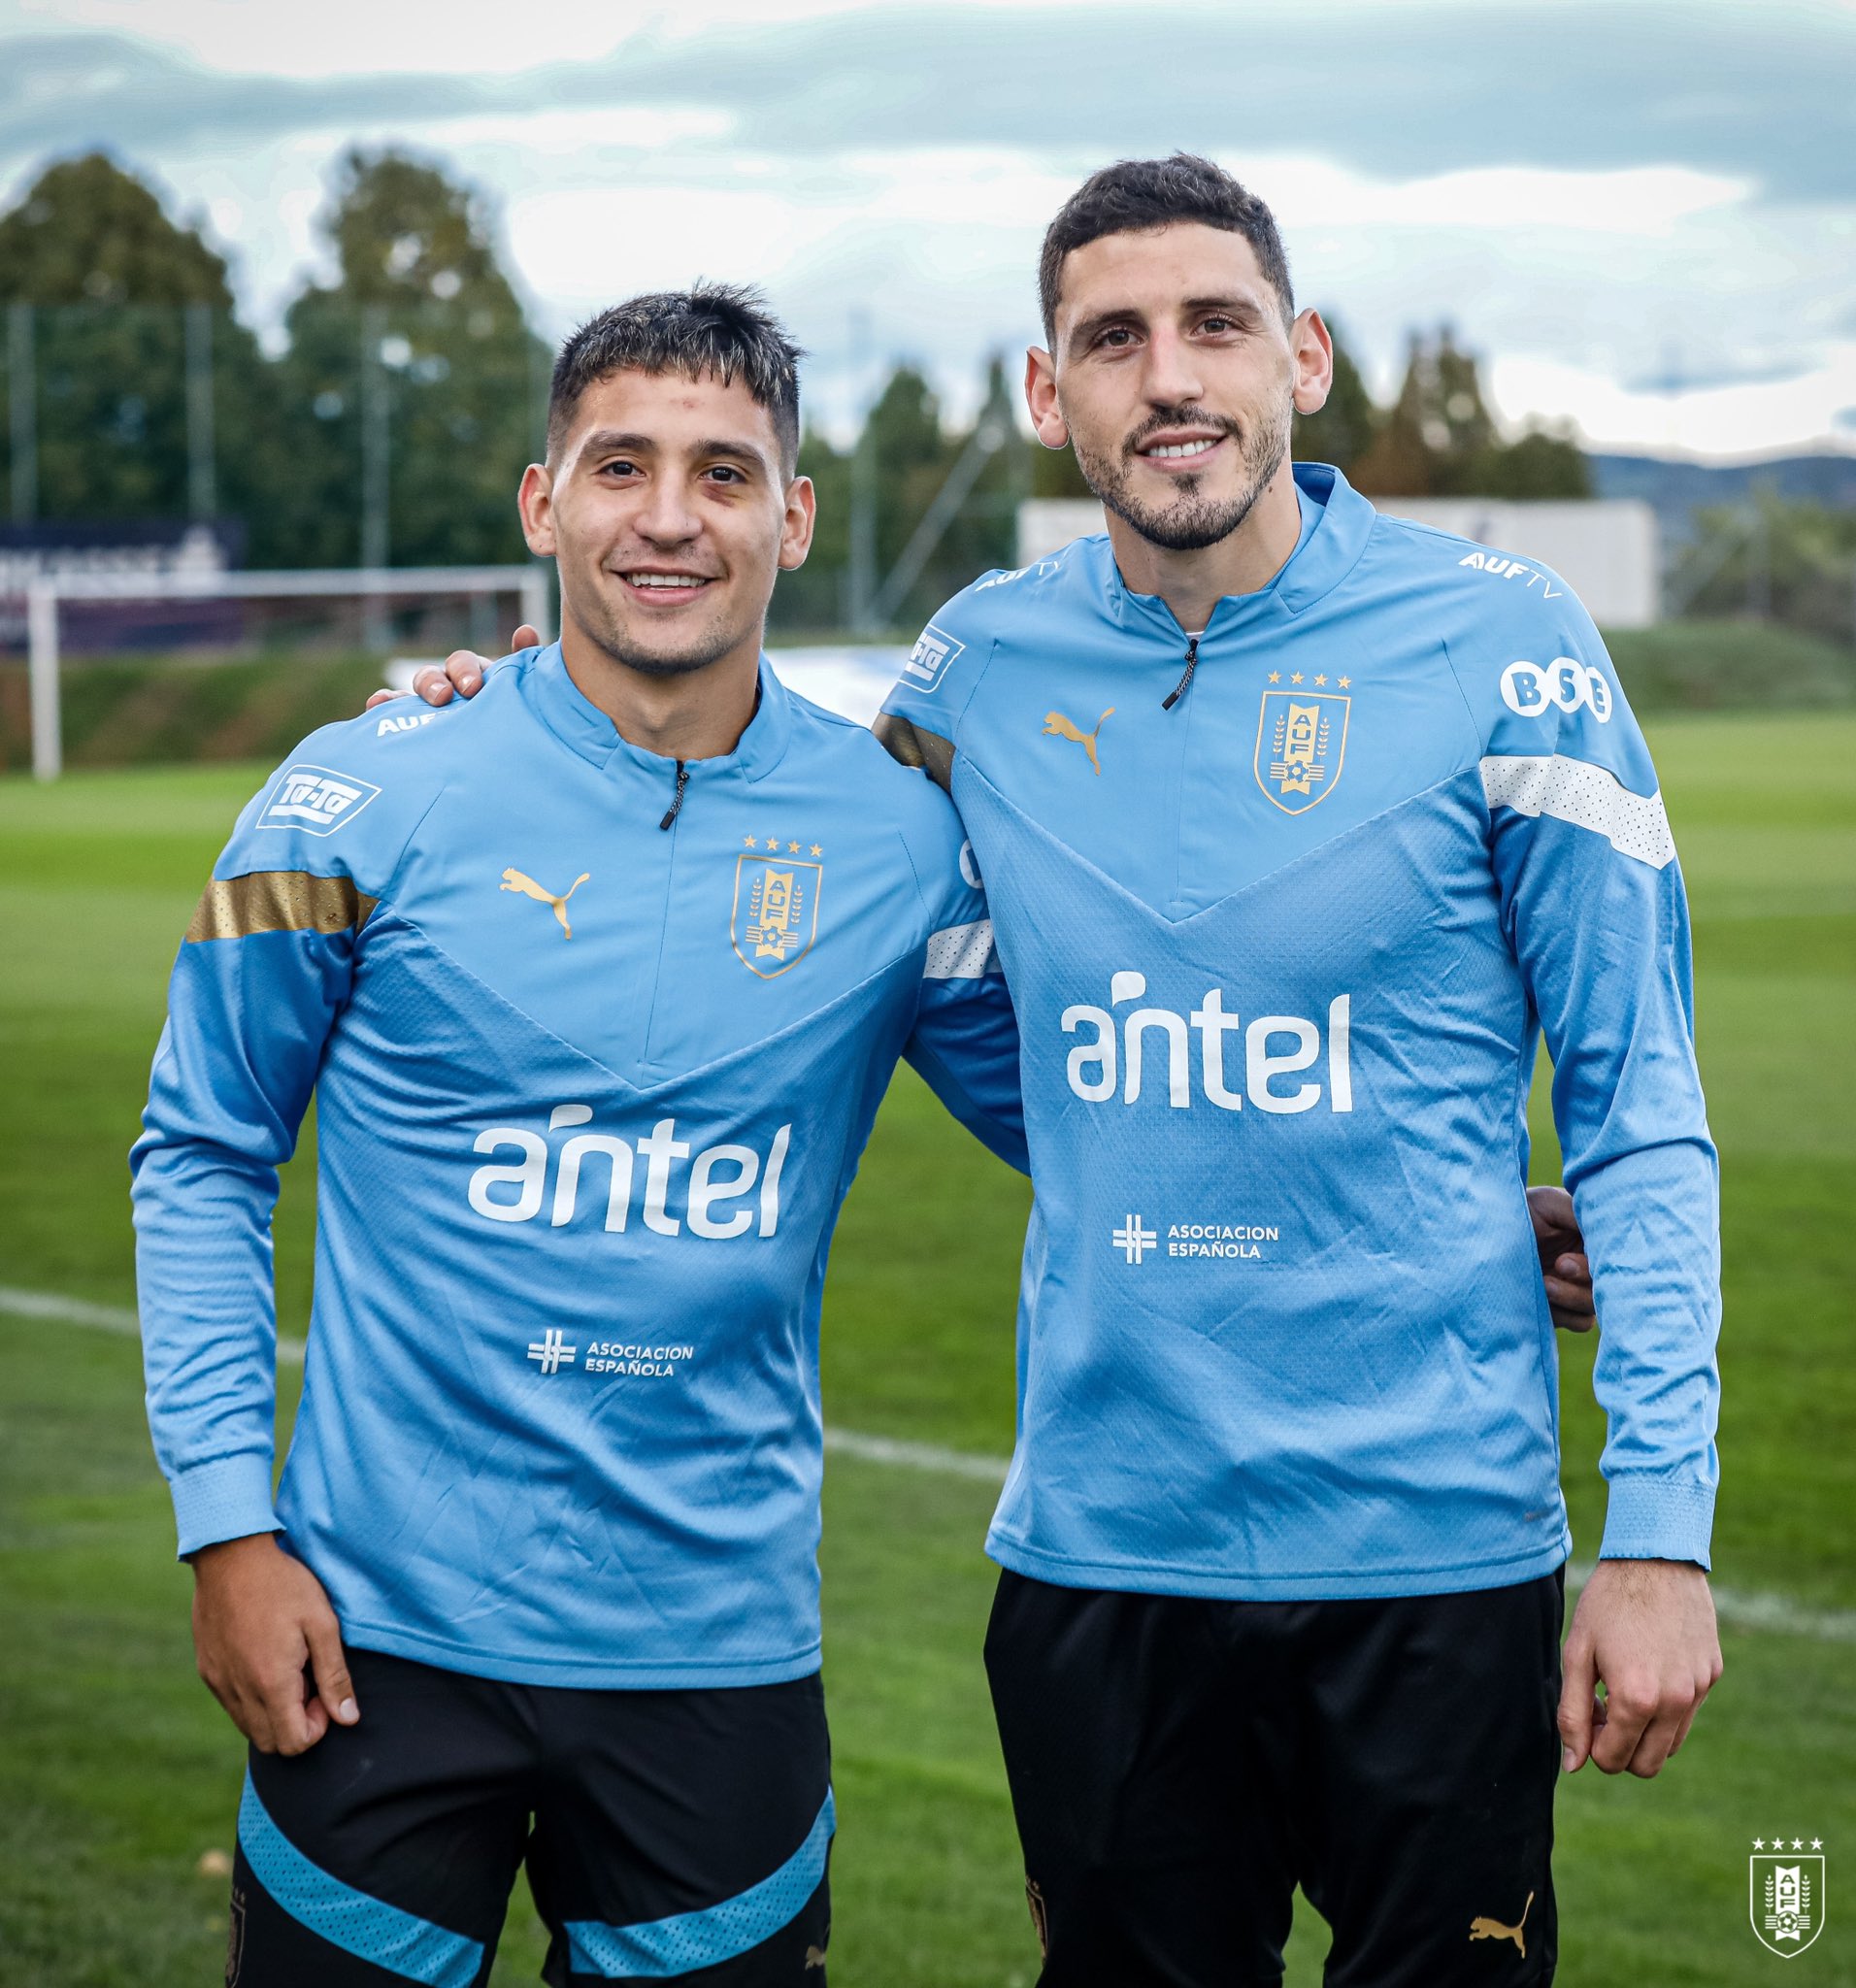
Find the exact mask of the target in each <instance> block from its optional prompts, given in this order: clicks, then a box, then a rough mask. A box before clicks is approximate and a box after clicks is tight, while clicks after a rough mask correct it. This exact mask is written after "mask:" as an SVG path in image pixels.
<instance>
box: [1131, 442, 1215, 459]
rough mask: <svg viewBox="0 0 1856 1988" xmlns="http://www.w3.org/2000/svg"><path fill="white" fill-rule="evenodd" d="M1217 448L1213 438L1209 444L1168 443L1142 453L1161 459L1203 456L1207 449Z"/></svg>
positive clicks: (1144, 450)
mask: <svg viewBox="0 0 1856 1988" xmlns="http://www.w3.org/2000/svg"><path fill="white" fill-rule="evenodd" d="M1217 446H1218V445H1217V441H1216V439H1215V438H1214V439H1213V440H1211V441H1210V442H1168V443H1163V444H1162V445H1161V447H1158V448H1148V449H1143V451H1142V453H1143V454H1144V455H1151V456H1163V457H1172V456H1180V455H1203V454H1204V453H1205V452H1206V450H1207V449H1208V448H1216V447H1217Z"/></svg>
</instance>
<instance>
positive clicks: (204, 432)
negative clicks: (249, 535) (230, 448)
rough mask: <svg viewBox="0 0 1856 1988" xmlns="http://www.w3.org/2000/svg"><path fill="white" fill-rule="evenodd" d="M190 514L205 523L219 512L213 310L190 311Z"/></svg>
mask: <svg viewBox="0 0 1856 1988" xmlns="http://www.w3.org/2000/svg"><path fill="white" fill-rule="evenodd" d="M186 372H187V391H186V404H187V514H188V515H189V516H190V517H194V518H198V519H201V520H204V519H207V518H210V517H211V516H212V515H213V514H214V513H215V511H216V510H217V508H218V493H217V491H216V490H215V487H214V482H215V479H214V474H213V455H214V440H213V306H212V305H211V304H189V305H188V306H187V307H186Z"/></svg>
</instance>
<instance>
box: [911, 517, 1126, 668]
mask: <svg viewBox="0 0 1856 1988" xmlns="http://www.w3.org/2000/svg"><path fill="white" fill-rule="evenodd" d="M1109 557H1110V553H1109V540H1108V536H1107V534H1106V533H1100V532H1099V533H1097V534H1095V535H1094V536H1093V537H1091V538H1083V539H1075V540H1072V542H1071V543H1070V544H1069V545H1067V546H1065V547H1062V548H1061V549H1060V550H1058V551H1055V552H1052V553H1051V554H1049V556H1048V557H1046V558H1044V559H1038V560H1034V561H1033V562H1032V563H1031V564H1030V565H1028V566H1010V567H999V568H995V569H994V570H993V571H992V572H990V573H982V574H981V575H980V576H979V578H978V580H974V581H973V582H972V584H971V585H969V586H965V587H962V588H961V590H960V592H959V593H957V594H955V595H954V596H953V598H952V599H951V600H949V601H947V602H945V603H944V604H943V606H941V607H940V608H938V609H937V610H936V611H935V613H934V614H933V616H932V617H931V618H930V620H929V622H928V624H927V626H926V627H925V628H923V630H922V631H921V634H920V636H919V637H918V638H917V639H916V642H915V646H914V647H913V649H912V650H911V652H910V655H909V659H908V661H907V662H906V663H904V665H903V669H902V676H901V678H900V679H899V680H898V684H897V687H898V689H913V690H915V691H917V692H919V693H921V694H923V695H932V694H935V693H938V692H939V693H944V694H951V695H952V696H954V697H956V698H958V697H959V695H960V692H961V691H962V689H963V688H971V686H972V684H973V683H974V682H975V681H976V680H977V679H978V676H979V674H980V673H981V672H982V671H983V670H984V668H985V666H986V663H987V661H988V659H989V658H990V656H991V653H992V651H993V649H994V648H995V647H996V646H998V645H999V644H1000V643H1002V642H1011V641H1012V640H1014V639H1016V638H1018V637H1019V636H1021V635H1026V634H1030V633H1033V632H1036V633H1037V634H1038V635H1039V636H1041V637H1042V638H1044V639H1046V640H1047V639H1048V635H1049V631H1050V628H1051V625H1052V622H1053V619H1056V618H1059V617H1061V616H1063V615H1065V614H1068V613H1077V612H1084V611H1086V610H1087V607H1088V605H1089V604H1090V603H1092V602H1095V601H1097V600H1098V599H1099V598H1100V595H1101V591H1102V586H1101V572H1100V569H1101V566H1102V564H1103V562H1104V561H1105V560H1107V559H1108V558H1109Z"/></svg>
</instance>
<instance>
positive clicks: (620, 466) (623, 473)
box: [599, 456, 642, 477]
mask: <svg viewBox="0 0 1856 1988" xmlns="http://www.w3.org/2000/svg"><path fill="white" fill-rule="evenodd" d="M599 473H600V475H601V476H602V477H636V476H639V475H641V474H642V472H641V471H640V470H639V467H638V465H637V464H636V463H635V462H630V461H628V460H627V459H626V458H625V457H624V456H620V457H618V458H617V459H616V460H615V461H613V462H603V463H601V464H600V466H599Z"/></svg>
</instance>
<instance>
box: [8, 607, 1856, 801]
mask: <svg viewBox="0 0 1856 1988" xmlns="http://www.w3.org/2000/svg"><path fill="white" fill-rule="evenodd" d="M1608 640H1609V643H1610V646H1611V654H1612V656H1613V657H1614V658H1615V660H1616V663H1617V669H1618V674H1619V676H1620V677H1621V678H1622V679H1623V680H1624V688H1625V691H1626V693H1627V694H1628V696H1629V697H1630V700H1631V702H1632V704H1633V705H1634V706H1635V707H1636V708H1637V710H1638V711H1640V712H1673V711H1788V710H1829V709H1836V708H1838V707H1848V706H1852V705H1856V648H1850V647H1845V646H1842V645H1840V644H1838V643H1831V642H1826V641H1824V640H1822V639H1821V638H1820V637H1818V636H1813V635H1804V634H1801V633H1799V632H1798V631H1797V630H1796V629H1791V628H1780V627H1775V626H1773V625H1772V624H1771V623H1761V622H1751V621H1672V622H1669V623H1667V624H1666V625H1665V626H1663V627H1660V628H1642V629H1634V630H1626V631H1619V632H1618V633H1616V634H1613V635H1611V636H1610V637H1609V638H1608ZM380 682H381V662H380V659H379V658H378V657H377V656H371V655H357V654H348V655H338V656H333V657H328V658H316V659H315V660H299V659H297V658H294V657H290V656H287V655H285V656H276V657H271V658H267V659H265V660H263V661H257V662H202V661H199V660H197V659H182V658H177V657H173V656H147V657H138V658H136V659H134V660H123V659H116V660H111V661H103V662H85V661H74V662H70V663H67V665H66V666H65V671H64V751H65V760H66V763H67V764H69V765H71V766H159V765H171V764H175V763H177V762H182V761H186V760H201V759H280V758H282V756H283V754H284V753H286V752H287V751H288V750H289V749H290V747H291V746H294V745H295V744H296V742H297V741H298V740H299V739H301V738H302V737H303V736H304V734H305V733H306V732H313V731H314V730H315V728H316V726H317V725H325V724H328V723H330V722H331V721H332V720H334V719H337V718H345V717H351V716H352V715H353V714H354V712H358V711H359V710H360V709H361V707H362V705H363V704H364V703H365V702H366V701H367V696H368V693H369V692H370V691H371V690H375V689H377V688H378V687H379V686H380ZM31 763H32V747H31V729H30V719H29V715H28V705H27V696H26V672H25V665H24V664H23V663H20V662H7V663H0V772H18V771H21V770H23V769H25V768H26V767H29V766H30V765H31Z"/></svg>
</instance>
